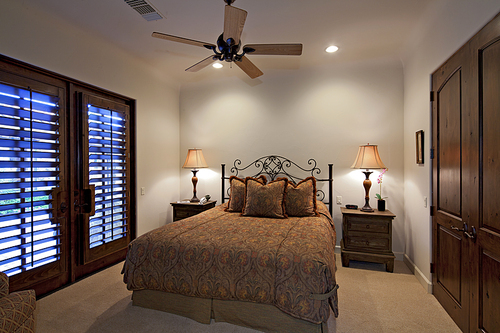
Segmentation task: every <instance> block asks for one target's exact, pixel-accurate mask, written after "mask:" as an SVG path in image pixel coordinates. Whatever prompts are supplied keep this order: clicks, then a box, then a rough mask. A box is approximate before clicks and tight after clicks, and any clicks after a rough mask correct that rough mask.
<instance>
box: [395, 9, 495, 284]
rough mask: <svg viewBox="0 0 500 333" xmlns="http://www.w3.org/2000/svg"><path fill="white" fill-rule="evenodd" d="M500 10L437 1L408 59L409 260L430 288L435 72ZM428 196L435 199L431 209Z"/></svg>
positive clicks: (415, 36) (406, 198)
mask: <svg viewBox="0 0 500 333" xmlns="http://www.w3.org/2000/svg"><path fill="white" fill-rule="evenodd" d="M499 11H500V2H499V1H493V0H446V1H440V2H437V3H435V5H434V6H432V7H431V8H429V9H428V11H427V14H426V16H425V18H424V19H423V20H422V21H421V22H420V25H419V27H417V28H416V30H415V33H414V34H413V36H411V38H409V45H408V46H409V48H408V52H407V55H406V56H405V57H404V58H403V63H404V86H405V89H404V132H405V134H404V141H405V143H404V151H405V154H404V159H405V167H404V174H405V183H404V188H405V191H404V206H405V216H404V219H405V230H404V233H405V239H404V243H405V244H406V249H405V253H406V257H405V259H406V261H407V262H408V263H409V264H410V265H411V266H414V267H415V275H416V276H417V278H419V279H420V282H421V283H422V285H424V287H425V288H427V289H428V290H429V291H431V290H432V288H431V285H430V281H431V280H432V277H431V273H430V262H431V259H432V258H431V257H432V223H431V222H432V221H431V218H430V216H429V214H430V211H429V207H430V198H431V184H430V181H431V163H430V161H429V158H428V157H429V149H430V145H429V144H430V139H431V127H430V126H431V125H430V124H431V121H430V117H431V112H430V102H429V91H430V75H431V74H432V72H434V71H435V70H436V69H437V68H438V67H439V66H440V65H441V64H442V63H443V62H445V61H446V60H447V59H448V58H449V57H450V56H451V55H452V54H453V53H454V52H455V51H456V50H458V49H459V48H460V47H461V46H462V45H463V44H464V43H465V42H466V41H467V40H469V39H470V38H471V37H472V36H473V35H474V34H475V33H476V32H477V31H479V30H480V29H481V28H482V27H483V26H484V25H485V24H486V23H487V22H488V21H489V20H490V19H492V18H493V17H494V15H495V14H496V13H498V12H499ZM421 129H422V130H424V132H425V136H426V140H425V154H426V162H425V165H423V166H419V165H417V164H416V163H415V132H416V131H418V130H421ZM424 197H428V198H429V199H428V200H429V205H428V206H427V207H424Z"/></svg>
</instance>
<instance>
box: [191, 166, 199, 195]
mask: <svg viewBox="0 0 500 333" xmlns="http://www.w3.org/2000/svg"><path fill="white" fill-rule="evenodd" d="M191 171H192V172H193V178H191V182H192V183H193V197H192V198H191V200H189V202H200V199H198V198H197V197H196V184H197V183H198V177H196V173H197V172H198V170H196V169H193V170H191Z"/></svg>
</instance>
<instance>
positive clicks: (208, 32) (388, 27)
mask: <svg viewBox="0 0 500 333" xmlns="http://www.w3.org/2000/svg"><path fill="white" fill-rule="evenodd" d="M148 1H149V0H148ZM433 1H434V2H436V0H309V1H307V0H236V1H235V3H233V6H235V7H238V8H241V9H244V10H246V11H247V12H248V16H247V19H246V23H245V27H244V29H243V34H242V36H241V40H242V44H243V45H244V44H250V43H302V44H303V45H304V49H303V54H302V56H299V57H296V56H295V57H294V56H263V55H254V56H252V55H249V56H248V57H249V59H251V61H252V62H253V63H254V64H255V65H256V66H257V67H259V68H260V69H261V70H262V71H263V72H264V77H265V75H266V73H273V72H276V71H293V70H297V69H306V68H310V67H318V66H321V65H323V64H328V63H345V62H353V61H362V60H367V59H384V58H388V59H398V58H399V57H400V55H401V52H402V50H403V48H404V47H405V45H406V44H407V38H409V36H411V34H412V31H413V29H414V28H415V27H416V25H417V24H418V22H420V20H421V19H422V16H423V15H425V12H426V7H427V6H429V4H430V3H431V2H433ZM150 3H152V4H153V5H154V6H155V7H156V8H157V9H158V10H159V12H160V13H161V14H163V16H164V17H165V18H164V19H161V20H158V21H152V22H148V21H146V20H145V19H144V18H142V16H141V15H140V14H139V13H137V12H136V11H134V10H133V9H132V8H131V7H129V6H128V5H127V4H126V3H125V2H124V1H123V0H25V1H24V5H25V6H33V7H36V8H38V9H40V10H43V11H47V12H49V13H51V14H53V15H56V16H59V17H60V18H62V19H65V20H68V21H70V22H72V23H73V24H74V25H76V26H78V27H80V28H82V29H85V30H86V31H88V32H89V33H91V34H93V35H97V36H99V37H100V38H103V39H105V40H106V41H109V42H111V43H115V44H116V45H118V46H119V47H121V48H122V49H124V50H126V51H127V52H130V53H131V54H133V55H134V56H136V57H139V58H142V59H143V60H144V61H146V62H148V63H149V64H151V65H153V66H155V67H156V68H157V69H158V70H161V71H165V72H166V73H169V75H170V76H172V77H173V78H174V79H175V80H177V81H178V82H180V83H186V82H194V81H200V80H209V79H210V78H211V77H214V76H220V75H225V76H233V75H238V76H240V75H243V74H242V73H241V70H240V69H239V68H237V66H233V68H232V69H229V68H228V67H229V66H228V64H227V63H225V64H224V65H225V67H224V69H222V70H216V69H214V68H212V67H207V68H205V69H203V70H201V71H200V72H198V73H189V72H185V71H184V69H186V68H187V67H189V66H191V65H193V64H195V63H197V62H198V61H200V60H202V59H204V58H206V57H207V56H209V55H210V54H211V51H209V50H207V49H204V48H201V47H196V46H191V45H185V44H180V43H175V42H170V41H165V40H160V39H157V38H153V37H151V33H152V32H153V31H158V32H163V33H167V34H171V35H176V36H180V37H185V38H189V39H194V40H199V41H204V42H210V43H213V44H215V43H216V40H217V37H218V36H219V34H221V33H222V30H223V21H224V6H225V2H224V1H223V0H150ZM331 44H335V45H337V46H339V48H340V50H339V51H338V52H337V53H333V54H327V53H326V52H324V50H325V48H326V47H327V46H329V45H331ZM215 71H221V72H220V73H217V72H215ZM221 73H223V74H221ZM257 80H258V79H257Z"/></svg>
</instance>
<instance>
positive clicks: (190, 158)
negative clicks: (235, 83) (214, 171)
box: [182, 149, 208, 202]
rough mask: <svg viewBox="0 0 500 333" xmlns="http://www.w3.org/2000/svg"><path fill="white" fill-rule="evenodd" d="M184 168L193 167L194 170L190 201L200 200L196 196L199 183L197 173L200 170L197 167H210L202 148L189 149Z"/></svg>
mask: <svg viewBox="0 0 500 333" xmlns="http://www.w3.org/2000/svg"><path fill="white" fill-rule="evenodd" d="M182 168H184V169H191V171H192V172H193V178H191V182H192V183H193V197H192V198H191V200H190V201H191V202H199V201H200V199H198V198H197V197H196V184H197V183H198V177H196V173H197V172H198V170H197V169H201V168H208V164H207V162H206V161H205V157H203V153H202V151H201V149H189V150H188V154H187V157H186V161H185V162H184V165H183V166H182Z"/></svg>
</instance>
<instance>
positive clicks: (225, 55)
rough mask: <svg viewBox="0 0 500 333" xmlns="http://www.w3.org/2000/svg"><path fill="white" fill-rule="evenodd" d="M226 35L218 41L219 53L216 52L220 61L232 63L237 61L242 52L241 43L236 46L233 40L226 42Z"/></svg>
mask: <svg viewBox="0 0 500 333" xmlns="http://www.w3.org/2000/svg"><path fill="white" fill-rule="evenodd" d="M223 35H224V33H222V34H221V35H220V36H219V38H218V39H217V48H218V49H219V52H217V51H216V50H214V52H215V54H216V55H217V56H218V58H219V60H221V61H222V60H225V61H227V62H231V61H233V60H235V59H234V58H235V56H236V55H237V53H238V51H239V50H240V46H241V43H239V44H235V43H234V39H233V38H228V39H227V41H225V40H224V37H223Z"/></svg>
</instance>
